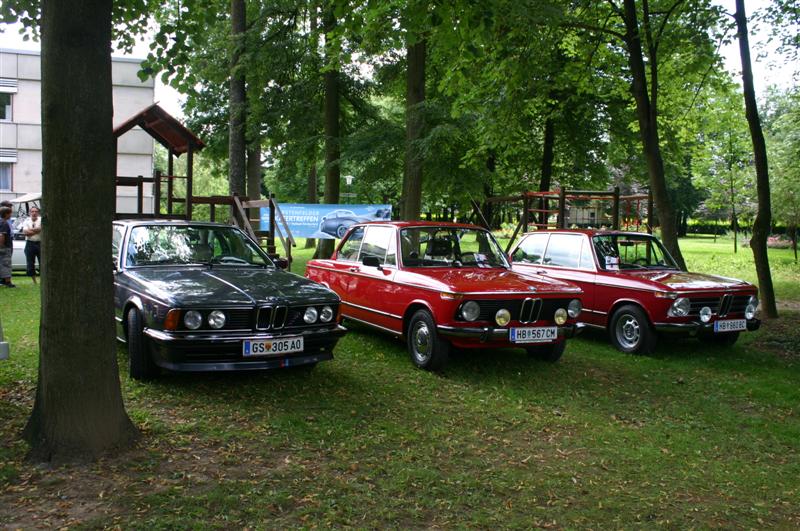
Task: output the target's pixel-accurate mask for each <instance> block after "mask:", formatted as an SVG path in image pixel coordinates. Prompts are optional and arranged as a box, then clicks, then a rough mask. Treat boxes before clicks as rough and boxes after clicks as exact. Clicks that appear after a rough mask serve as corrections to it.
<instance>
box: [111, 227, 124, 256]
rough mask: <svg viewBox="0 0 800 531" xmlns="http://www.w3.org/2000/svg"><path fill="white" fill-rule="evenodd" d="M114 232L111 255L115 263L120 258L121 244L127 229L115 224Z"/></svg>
mask: <svg viewBox="0 0 800 531" xmlns="http://www.w3.org/2000/svg"><path fill="white" fill-rule="evenodd" d="M113 231H114V232H113V233H112V234H111V257H112V258H113V259H114V264H117V260H118V259H119V246H120V245H122V236H123V234H125V229H123V228H122V227H120V226H119V225H114V229H113Z"/></svg>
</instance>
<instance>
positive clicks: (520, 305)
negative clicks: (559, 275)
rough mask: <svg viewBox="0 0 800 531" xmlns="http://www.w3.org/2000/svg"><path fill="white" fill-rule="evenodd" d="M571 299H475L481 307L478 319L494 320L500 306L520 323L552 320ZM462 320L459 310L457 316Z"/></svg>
mask: <svg viewBox="0 0 800 531" xmlns="http://www.w3.org/2000/svg"><path fill="white" fill-rule="evenodd" d="M571 300H572V299H538V298H537V299H534V298H527V299H502V300H498V299H484V300H476V301H475V302H477V303H478V306H480V308H481V312H480V315H479V317H478V321H491V322H494V317H495V314H497V311H498V310H499V309H501V308H505V309H507V310H508V311H509V312H511V319H512V320H513V321H519V322H521V323H532V322H534V321H539V320H543V319H544V320H548V321H549V320H552V319H553V318H554V316H555V313H556V310H557V309H558V308H564V309H566V308H567V305H569V301H571ZM457 318H458V319H459V320H463V319H464V318H463V317H461V312H460V311H459V314H458V316H457Z"/></svg>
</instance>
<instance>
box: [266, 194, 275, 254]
mask: <svg viewBox="0 0 800 531" xmlns="http://www.w3.org/2000/svg"><path fill="white" fill-rule="evenodd" d="M267 254H268V255H270V256H273V255H274V254H275V194H273V193H270V194H269V232H268V233H267Z"/></svg>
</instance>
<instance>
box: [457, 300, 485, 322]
mask: <svg viewBox="0 0 800 531" xmlns="http://www.w3.org/2000/svg"><path fill="white" fill-rule="evenodd" d="M461 316H462V317H463V318H464V320H465V321H476V320H477V319H478V317H480V316H481V307H480V305H478V303H477V302H475V301H467V302H465V303H464V305H463V306H462V307H461Z"/></svg>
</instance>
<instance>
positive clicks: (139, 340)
mask: <svg viewBox="0 0 800 531" xmlns="http://www.w3.org/2000/svg"><path fill="white" fill-rule="evenodd" d="M127 323H128V374H129V375H130V377H131V378H133V379H134V380H149V379H151V378H153V377H154V376H156V374H157V373H158V367H156V364H155V363H153V358H152V357H151V356H150V349H148V345H147V340H146V339H145V337H144V332H143V324H142V315H141V314H140V313H139V310H136V309H132V310H130V311H129V312H128V315H127Z"/></svg>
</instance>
